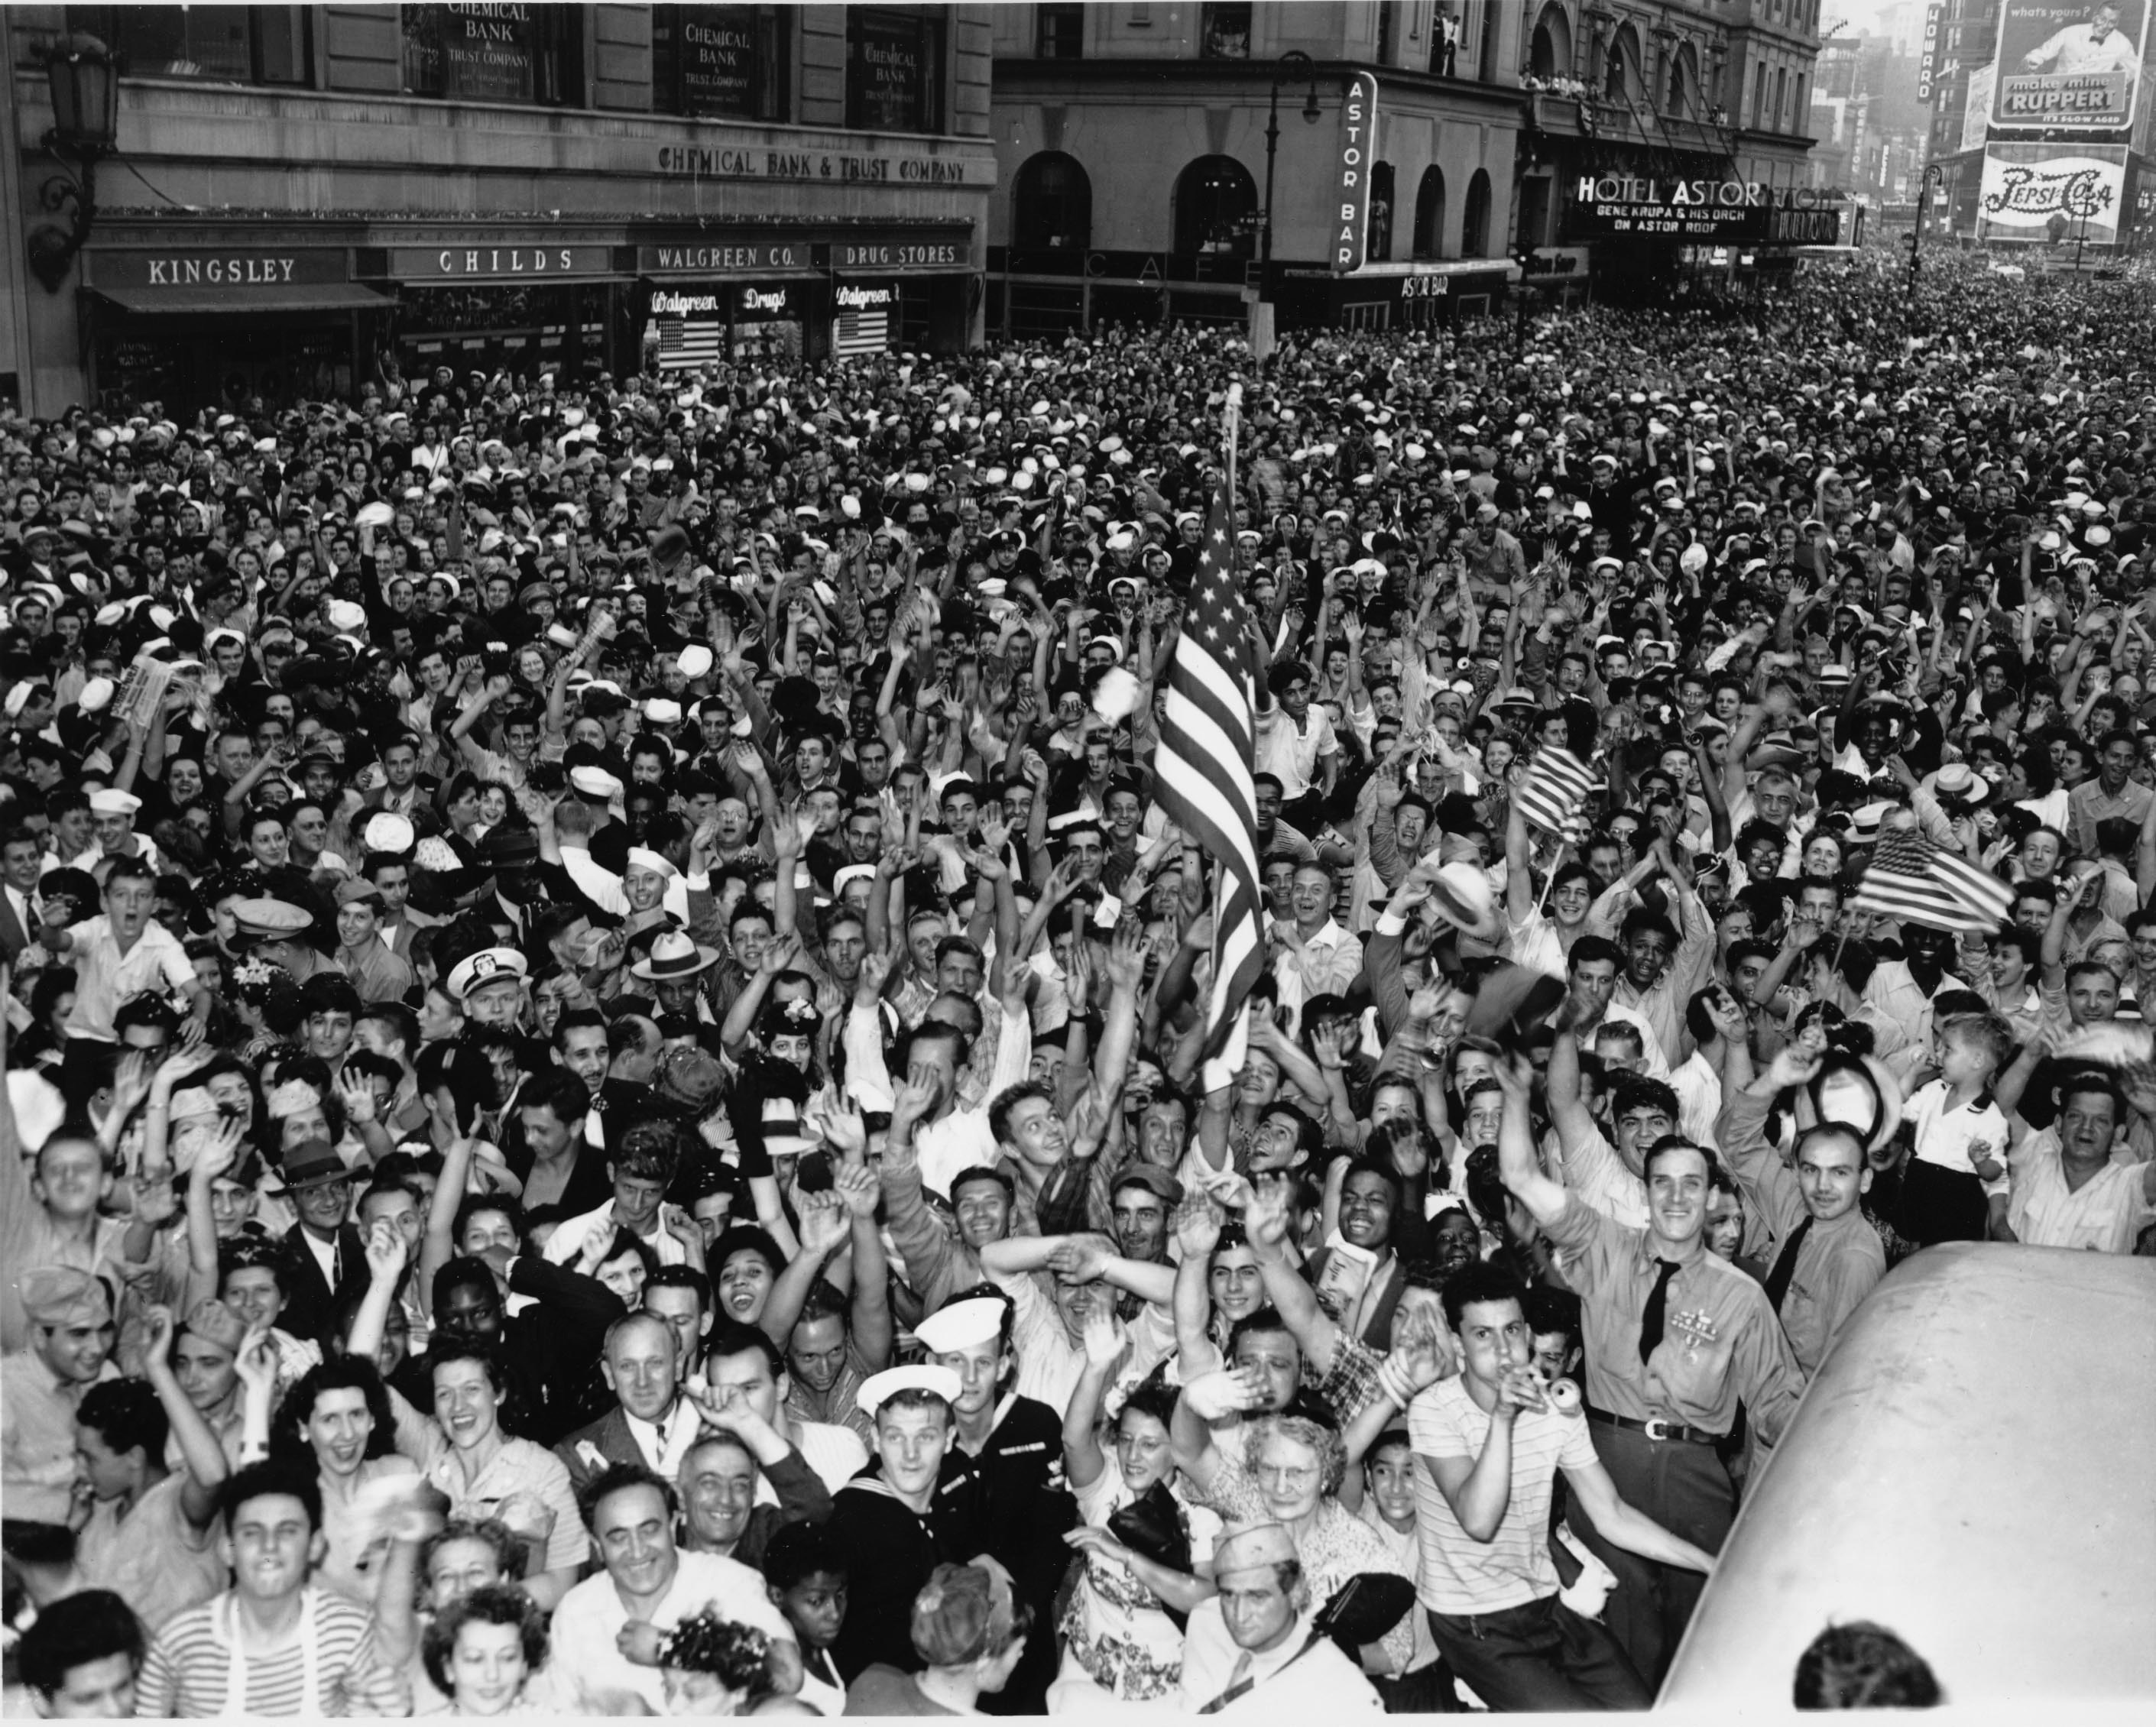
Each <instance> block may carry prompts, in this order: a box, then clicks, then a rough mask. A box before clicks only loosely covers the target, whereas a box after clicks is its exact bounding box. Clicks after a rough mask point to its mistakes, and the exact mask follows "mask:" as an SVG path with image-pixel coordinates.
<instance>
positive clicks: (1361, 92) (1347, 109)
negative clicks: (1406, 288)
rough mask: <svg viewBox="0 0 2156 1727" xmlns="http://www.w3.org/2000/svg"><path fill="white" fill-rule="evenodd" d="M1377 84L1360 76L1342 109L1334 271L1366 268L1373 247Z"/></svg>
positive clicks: (1334, 203)
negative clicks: (1366, 257) (1365, 258)
mask: <svg viewBox="0 0 2156 1727" xmlns="http://www.w3.org/2000/svg"><path fill="white" fill-rule="evenodd" d="M1377 134H1378V80H1377V79H1376V77H1375V76H1374V75H1373V74H1371V73H1368V72H1358V73H1357V74H1355V75H1354V76H1353V78H1351V79H1348V81H1347V100H1345V101H1343V102H1342V104H1341V105H1340V163H1339V176H1338V178H1337V182H1336V184H1335V188H1334V190H1335V193H1336V195H1335V197H1334V198H1333V200H1332V271H1333V274H1335V275H1346V274H1347V273H1348V272H1349V271H1351V270H1358V269H1361V268H1362V267H1363V254H1364V253H1366V252H1367V251H1368V249H1369V245H1370V170H1371V168H1372V167H1373V166H1374V165H1375V163H1376V161H1377V159H1378V151H1377V143H1378V136H1377Z"/></svg>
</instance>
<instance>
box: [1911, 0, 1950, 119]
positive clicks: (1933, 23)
mask: <svg viewBox="0 0 2156 1727" xmlns="http://www.w3.org/2000/svg"><path fill="white" fill-rule="evenodd" d="M1946 10H1947V9H1946V8H1945V6H1944V5H1943V4H1940V3H1938V0H1933V6H1932V8H1931V10H1930V11H1928V12H1927V13H1925V14H1924V53H1923V57H1922V59H1919V60H1918V61H1917V100H1918V101H1919V102H1922V103H1924V104H1925V105H1929V104H1930V102H1931V100H1932V80H1933V78H1934V77H1935V76H1936V75H1937V74H1938V67H1939V32H1940V30H1941V28H1943V26H1944V25H1945V23H1946Z"/></svg>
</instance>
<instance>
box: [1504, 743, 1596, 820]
mask: <svg viewBox="0 0 2156 1727" xmlns="http://www.w3.org/2000/svg"><path fill="white" fill-rule="evenodd" d="M1593 790H1594V774H1593V773H1591V772H1590V771H1589V769H1588V766H1587V764H1586V763H1585V762H1584V761H1581V760H1580V759H1579V758H1578V756H1575V755H1573V753H1572V751H1569V750H1564V749H1560V748H1558V746H1556V745H1554V744H1545V745H1543V747H1542V748H1541V749H1539V750H1537V751H1535V759H1534V762H1533V765H1532V766H1530V767H1529V768H1528V770H1527V782H1526V783H1525V784H1524V785H1522V787H1520V789H1519V790H1518V791H1517V792H1515V793H1513V795H1512V802H1514V803H1516V804H1517V805H1518V806H1519V808H1520V813H1521V814H1522V815H1523V816H1525V817H1527V819H1528V820H1529V821H1530V822H1532V823H1535V824H1536V826H1537V827H1541V828H1549V829H1550V830H1551V831H1552V832H1553V833H1564V834H1569V833H1571V831H1572V829H1573V826H1574V825H1575V824H1576V823H1577V822H1578V817H1579V812H1580V810H1581V809H1582V808H1583V807H1584V806H1585V804H1586V802H1587V794H1588V793H1589V792H1591V791H1593Z"/></svg>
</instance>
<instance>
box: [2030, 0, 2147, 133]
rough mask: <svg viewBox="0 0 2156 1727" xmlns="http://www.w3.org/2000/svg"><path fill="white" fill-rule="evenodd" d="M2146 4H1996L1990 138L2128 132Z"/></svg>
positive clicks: (2066, 0)
mask: <svg viewBox="0 0 2156 1727" xmlns="http://www.w3.org/2000/svg"><path fill="white" fill-rule="evenodd" d="M2149 9H2150V0H2001V4H2000V6H1999V58H1998V67H1999V89H1998V94H1997V95H1996V96H1995V97H1994V100H1993V102H1992V105H1991V124H1992V126H1993V127H1994V129H1995V130H1999V131H2038V130H2041V131H2058V132H2117V131H2125V130H2126V129H2127V128H2128V127H2129V126H2132V125H2133V115H2134V103H2135V100H2136V99H2137V97H2138V95H2139V94H2140V87H2141V83H2142V72H2143V59H2145V58H2146V49H2147V45H2148V13H2149Z"/></svg>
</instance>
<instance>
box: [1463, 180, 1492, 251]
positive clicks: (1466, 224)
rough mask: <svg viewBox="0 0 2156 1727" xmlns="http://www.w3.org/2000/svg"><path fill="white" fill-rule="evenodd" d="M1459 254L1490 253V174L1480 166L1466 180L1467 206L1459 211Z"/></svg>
mask: <svg viewBox="0 0 2156 1727" xmlns="http://www.w3.org/2000/svg"><path fill="white" fill-rule="evenodd" d="M1489 255H1490V176H1489V175H1488V173H1487V172H1485V171H1484V170H1482V169H1481V168H1477V169H1476V171H1475V177H1474V178H1473V179H1471V180H1470V181H1469V182H1467V208H1466V209H1465V210H1464V211H1463V212H1461V213H1460V256H1461V257H1462V258H1487V257H1488V256H1489Z"/></svg>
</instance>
